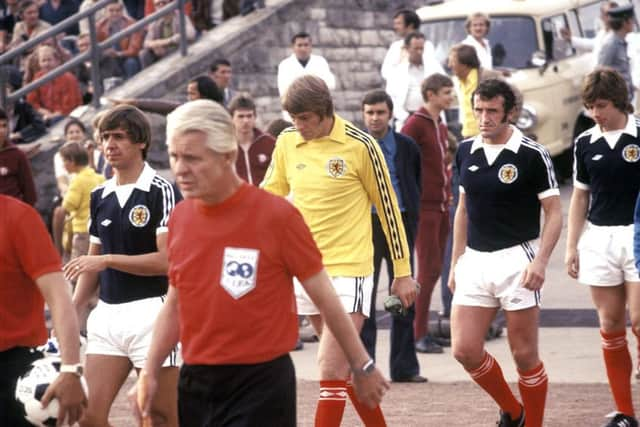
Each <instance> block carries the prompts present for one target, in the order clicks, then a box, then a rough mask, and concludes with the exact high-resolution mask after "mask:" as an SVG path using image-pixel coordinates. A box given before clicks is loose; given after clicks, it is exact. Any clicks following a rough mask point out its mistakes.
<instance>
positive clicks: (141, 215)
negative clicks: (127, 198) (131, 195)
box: [129, 205, 151, 228]
mask: <svg viewBox="0 0 640 427" xmlns="http://www.w3.org/2000/svg"><path fill="white" fill-rule="evenodd" d="M150 218H151V213H150V212H149V208H148V207H146V206H145V205H136V206H134V207H133V208H131V210H130V211H129V222H130V223H131V225H133V226H134V227H138V228H140V227H144V226H145V225H147V224H148V223H149V219H150Z"/></svg>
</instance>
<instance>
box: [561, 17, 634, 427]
mask: <svg viewBox="0 0 640 427" xmlns="http://www.w3.org/2000/svg"><path fill="white" fill-rule="evenodd" d="M609 13H611V10H610V11H609ZM625 19H626V18H625ZM625 25H626V24H625ZM611 27H612V28H613V30H614V31H617V30H616V27H615V25H614V23H613V20H612V22H611ZM602 53H604V46H603V51H602ZM627 90H628V82H627V81H625V79H624V78H623V76H621V75H620V73H618V72H616V71H615V70H612V69H610V68H606V69H596V70H595V71H593V72H592V73H590V74H589V75H587V77H586V79H585V81H584V84H583V87H582V102H583V104H584V106H585V107H586V108H587V110H588V112H589V114H590V115H591V117H593V120H594V121H595V126H594V127H593V128H591V129H589V130H587V131H585V132H583V133H582V134H581V135H579V136H578V137H577V138H576V140H575V148H574V175H573V177H574V180H573V193H572V194H571V202H570V204H569V214H568V230H567V248H566V252H565V264H566V267H567V273H568V274H569V276H571V277H572V278H574V279H578V282H579V283H581V284H583V285H586V286H588V287H589V291H590V293H591V299H592V300H593V302H594V304H595V308H596V311H597V313H598V320H599V324H600V338H601V342H602V356H603V359H604V366H605V371H606V374H607V379H608V381H609V388H610V390H611V395H612V397H613V401H614V402H615V406H616V411H617V413H616V414H615V416H614V417H613V418H612V419H611V421H610V422H609V423H608V424H607V425H606V427H618V426H625V425H627V426H632V427H637V426H638V419H637V417H636V415H635V410H634V407H633V391H632V386H631V373H632V372H633V362H632V360H631V351H630V350H629V343H628V341H627V338H626V337H627V308H628V311H629V315H628V319H630V321H631V330H632V332H633V335H635V338H636V345H637V346H638V347H640V304H639V302H640V270H638V269H637V268H636V262H635V260H634V257H633V253H634V249H633V233H634V208H635V205H636V200H637V198H638V192H639V191H640V150H638V144H640V120H639V119H638V118H637V117H636V116H634V115H633V106H632V105H631V103H630V102H629V99H630V98H629V94H628V93H627Z"/></svg>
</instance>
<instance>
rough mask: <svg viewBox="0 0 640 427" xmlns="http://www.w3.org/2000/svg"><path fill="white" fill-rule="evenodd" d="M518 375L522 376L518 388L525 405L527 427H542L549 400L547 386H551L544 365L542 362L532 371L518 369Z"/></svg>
mask: <svg viewBox="0 0 640 427" xmlns="http://www.w3.org/2000/svg"><path fill="white" fill-rule="evenodd" d="M518 374H520V380H519V381H518V388H519V389H520V396H522V403H523V404H524V412H525V414H526V417H527V421H526V424H527V427H542V420H543V418H544V407H545V401H546V400H547V385H548V384H549V380H548V379H547V373H546V371H545V370H544V365H543V364H542V362H540V364H539V365H538V366H537V367H535V368H533V369H531V370H530V371H521V370H520V369H518Z"/></svg>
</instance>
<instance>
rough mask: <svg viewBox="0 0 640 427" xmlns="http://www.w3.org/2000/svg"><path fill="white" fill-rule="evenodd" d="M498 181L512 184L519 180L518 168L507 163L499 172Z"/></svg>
mask: <svg viewBox="0 0 640 427" xmlns="http://www.w3.org/2000/svg"><path fill="white" fill-rule="evenodd" d="M498 179H499V180H500V182H502V183H503V184H511V183H512V182H514V181H515V180H516V179H518V168H516V167H515V165H512V164H511V163H507V164H506V165H503V166H502V167H501V168H500V170H499V171H498Z"/></svg>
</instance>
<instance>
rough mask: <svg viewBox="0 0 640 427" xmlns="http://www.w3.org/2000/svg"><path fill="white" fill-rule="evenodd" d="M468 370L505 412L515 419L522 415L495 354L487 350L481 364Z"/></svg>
mask: <svg viewBox="0 0 640 427" xmlns="http://www.w3.org/2000/svg"><path fill="white" fill-rule="evenodd" d="M467 372H469V375H471V378H472V379H473V380H474V381H475V382H476V383H477V384H478V385H479V386H480V387H482V389H483V390H484V391H486V392H487V393H489V395H490V396H491V397H492V398H493V400H495V401H496V403H497V404H498V406H500V409H502V411H503V412H507V413H508V414H509V415H511V418H512V419H514V420H515V419H516V418H518V417H520V415H521V411H522V410H521V408H520V403H519V402H518V400H517V399H516V397H515V396H514V395H513V393H512V392H511V389H510V388H509V385H508V384H507V382H506V381H505V379H504V375H503V374H502V369H500V365H498V362H496V359H494V358H493V356H491V355H490V354H489V353H487V352H485V353H484V359H483V360H482V363H481V364H480V366H479V367H478V368H476V369H474V370H472V371H467ZM528 425H529V424H528V423H527V426H528Z"/></svg>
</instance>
